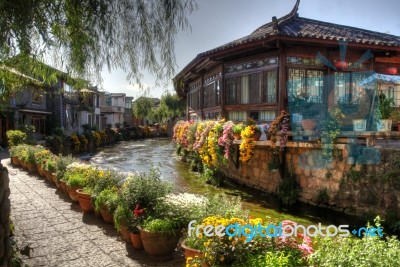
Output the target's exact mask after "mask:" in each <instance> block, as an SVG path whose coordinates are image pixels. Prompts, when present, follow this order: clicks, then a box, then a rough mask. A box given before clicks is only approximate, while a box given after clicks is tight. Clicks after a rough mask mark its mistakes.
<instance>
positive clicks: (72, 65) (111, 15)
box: [0, 0, 197, 82]
mask: <svg viewBox="0 0 400 267" xmlns="http://www.w3.org/2000/svg"><path fill="white" fill-rule="evenodd" d="M196 8H197V5H196V3H195V2H194V0H2V1H0V61H1V62H7V59H10V58H13V57H15V56H16V55H18V56H19V58H20V59H22V62H25V61H26V60H25V59H34V60H39V61H47V62H49V60H50V61H51V62H52V64H53V65H54V67H56V68H60V69H62V70H64V71H65V72H66V73H68V75H72V76H79V77H82V78H85V79H91V80H95V81H101V76H100V73H101V71H102V70H103V69H104V68H107V69H108V70H109V71H111V70H113V69H118V68H119V69H122V70H124V71H125V72H126V73H127V79H128V80H130V81H132V82H139V81H140V78H141V74H140V71H141V70H142V69H146V70H148V71H149V72H150V73H152V74H153V75H155V77H156V78H158V79H161V78H169V77H171V76H172V74H173V72H174V66H175V55H174V38H175V36H176V34H177V32H178V30H181V29H185V28H187V27H188V26H189V25H188V20H187V16H188V15H189V14H190V13H191V12H193V11H194V10H196ZM9 66H11V67H13V65H12V64H9ZM26 68H31V72H35V71H36V70H33V69H32V68H33V67H32V66H30V65H29V66H27V67H26ZM36 72H37V73H39V74H38V76H40V75H42V76H43V77H42V78H43V79H46V77H47V75H48V74H47V73H44V72H42V70H41V69H39V70H37V71H36ZM41 73H42V74H41ZM0 76H1V77H0V79H2V80H4V79H6V80H7V79H8V76H7V75H5V74H4V73H3V74H2V73H0ZM43 79H42V80H43ZM6 82H7V81H6Z"/></svg>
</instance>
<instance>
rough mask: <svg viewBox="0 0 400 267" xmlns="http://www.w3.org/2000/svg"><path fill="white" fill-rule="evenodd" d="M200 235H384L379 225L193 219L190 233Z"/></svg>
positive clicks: (252, 237) (248, 240)
mask: <svg viewBox="0 0 400 267" xmlns="http://www.w3.org/2000/svg"><path fill="white" fill-rule="evenodd" d="M193 233H194V234H195V235H196V236H197V237H198V236H202V235H204V236H206V237H213V236H218V237H223V236H225V235H227V236H229V237H235V236H236V237H242V236H244V237H245V238H246V241H247V242H250V241H251V240H253V239H254V237H256V236H257V235H258V236H260V237H283V238H286V237H296V236H298V235H299V234H302V235H303V236H306V237H316V236H322V237H325V236H327V237H333V236H341V237H348V236H350V235H351V234H353V235H354V236H359V237H361V236H379V237H382V236H383V229H382V228H381V227H380V226H378V227H360V228H358V229H353V230H352V231H350V230H349V225H339V226H335V225H329V226H326V227H325V226H323V225H322V224H321V223H318V225H313V224H311V225H308V226H304V225H301V224H297V223H296V222H293V221H288V220H285V221H282V222H281V223H279V224H278V225H275V224H271V223H270V224H268V225H262V224H261V223H257V224H254V225H252V224H246V225H241V224H239V223H234V224H230V225H228V226H224V225H217V226H213V225H202V224H200V225H196V221H195V220H192V221H191V222H190V223H189V225H188V235H189V236H191V235H192V234H193Z"/></svg>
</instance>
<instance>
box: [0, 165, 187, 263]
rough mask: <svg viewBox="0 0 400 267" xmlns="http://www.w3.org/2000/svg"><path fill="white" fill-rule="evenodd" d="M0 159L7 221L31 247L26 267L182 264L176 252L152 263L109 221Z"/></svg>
mask: <svg viewBox="0 0 400 267" xmlns="http://www.w3.org/2000/svg"><path fill="white" fill-rule="evenodd" d="M2 163H3V165H4V166H6V167H7V168H8V170H9V174H10V189H11V196H10V199H11V205H12V208H11V220H12V221H13V223H14V225H15V236H16V241H17V244H18V246H19V247H20V248H24V247H25V246H27V245H28V246H29V247H31V248H32V249H33V250H32V251H31V252H30V257H28V256H23V261H24V263H25V264H27V265H28V266H31V267H34V266H51V267H61V266H71V267H81V266H82V267H83V266H93V267H94V266H96V267H98V266H107V267H113V266H115V267H116V266H134V267H136V266H149V267H150V266H179V267H182V266H184V259H183V258H182V255H181V254H180V253H179V252H176V255H174V258H173V259H172V260H170V261H164V262H159V261H154V260H151V259H149V258H148V257H147V255H146V253H145V252H144V251H136V250H134V249H133V248H132V245H131V244H127V243H125V242H124V241H123V240H122V239H121V237H120V235H119V234H118V233H117V232H116V231H115V229H114V227H113V226H112V225H108V224H105V223H104V222H103V220H102V219H99V218H96V217H95V215H94V214H93V213H90V214H83V213H82V212H81V211H80V208H79V204H77V203H72V202H71V201H70V200H69V199H68V198H67V197H66V196H65V195H64V194H63V193H61V192H59V191H57V190H56V188H55V186H53V185H50V184H49V183H48V182H47V181H45V180H44V179H43V178H39V177H38V176H36V175H28V174H27V172H25V171H23V170H21V169H18V168H14V167H12V166H10V159H3V160H2Z"/></svg>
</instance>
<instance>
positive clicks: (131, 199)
mask: <svg viewBox="0 0 400 267" xmlns="http://www.w3.org/2000/svg"><path fill="white" fill-rule="evenodd" d="M171 191H172V185H171V184H170V183H167V182H165V181H162V180H161V177H160V172H159V171H158V170H156V169H153V168H152V169H150V171H149V172H148V173H145V172H142V173H138V174H135V175H133V176H130V177H128V178H127V180H126V182H125V183H124V185H123V187H122V192H121V193H122V197H123V198H124V200H125V201H126V203H127V204H128V206H129V208H130V209H131V210H133V209H134V208H135V207H136V205H137V204H139V205H140V206H141V207H142V208H149V209H153V208H154V206H155V204H156V203H157V200H158V199H159V198H161V197H164V196H166V195H167V194H168V193H170V192H171Z"/></svg>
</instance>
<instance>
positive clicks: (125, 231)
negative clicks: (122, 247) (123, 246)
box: [120, 224, 132, 243]
mask: <svg viewBox="0 0 400 267" xmlns="http://www.w3.org/2000/svg"><path fill="white" fill-rule="evenodd" d="M120 232H121V235H122V238H123V239H124V241H125V242H127V243H131V242H132V240H131V233H130V232H129V230H128V227H127V226H126V225H125V224H122V225H121V229H120Z"/></svg>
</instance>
